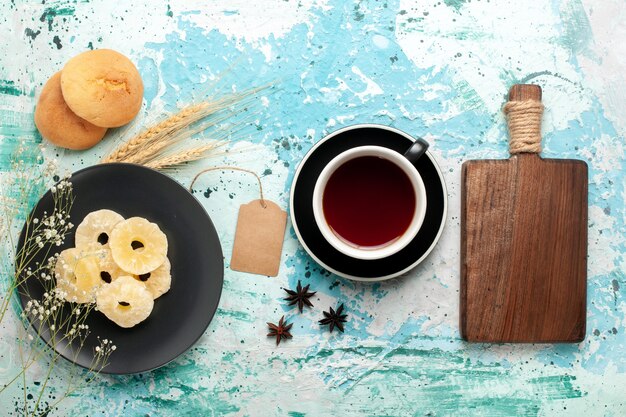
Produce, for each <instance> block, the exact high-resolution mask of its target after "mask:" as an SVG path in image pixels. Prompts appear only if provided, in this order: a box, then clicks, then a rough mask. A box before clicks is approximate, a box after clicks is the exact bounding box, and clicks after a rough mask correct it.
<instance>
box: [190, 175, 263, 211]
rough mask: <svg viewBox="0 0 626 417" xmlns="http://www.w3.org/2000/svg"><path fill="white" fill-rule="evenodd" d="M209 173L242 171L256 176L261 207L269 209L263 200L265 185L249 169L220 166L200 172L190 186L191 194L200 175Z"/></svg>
mask: <svg viewBox="0 0 626 417" xmlns="http://www.w3.org/2000/svg"><path fill="white" fill-rule="evenodd" d="M209 171H241V172H247V173H248V174H252V175H254V178H256V180H257V182H258V183H259V194H260V196H261V198H259V201H260V202H261V207H263V208H266V207H267V204H266V203H265V198H263V185H261V178H260V177H259V176H258V175H257V173H256V172H254V171H250V170H249V169H245V168H239V167H232V166H219V167H211V168H206V169H203V170H202V171H200V172H198V173H197V174H196V176H195V177H193V180H191V184H189V192H193V185H194V184H195V183H196V180H197V179H198V177H200V175H202V174H204V173H206V172H209Z"/></svg>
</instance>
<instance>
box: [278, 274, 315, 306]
mask: <svg viewBox="0 0 626 417" xmlns="http://www.w3.org/2000/svg"><path fill="white" fill-rule="evenodd" d="M310 285H311V284H308V285H307V286H306V287H304V288H303V287H302V285H301V284H300V280H298V286H297V287H296V291H294V290H288V289H287V288H283V289H284V290H285V291H286V292H287V294H289V297H287V298H284V300H286V301H289V305H290V306H292V305H295V304H298V309H299V310H300V313H302V310H303V309H304V305H305V304H306V305H307V306H309V307H313V304H312V303H311V302H310V301H309V298H310V297H313V296H314V295H315V293H316V291H313V292H309V286H310Z"/></svg>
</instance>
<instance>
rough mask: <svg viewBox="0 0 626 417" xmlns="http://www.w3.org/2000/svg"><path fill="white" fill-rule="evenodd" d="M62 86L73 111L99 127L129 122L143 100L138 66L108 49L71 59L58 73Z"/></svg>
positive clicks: (116, 125) (86, 53) (66, 100)
mask: <svg viewBox="0 0 626 417" xmlns="http://www.w3.org/2000/svg"><path fill="white" fill-rule="evenodd" d="M61 89H62V90H63V97H64V98H65V102H66V103H67V105H68V106H69V107H70V109H72V111H73V112H74V113H76V114H77V115H78V116H80V117H82V118H83V119H85V120H87V121H89V122H90V123H93V124H94V125H96V126H102V127H119V126H122V125H125V124H126V123H128V122H130V121H131V120H133V118H134V117H135V116H136V115H137V113H138V112H139V109H140V108H141V102H142V100H143V82H142V81H141V76H140V75H139V71H137V67H135V65H134V64H133V63H132V62H131V61H130V59H128V58H126V57H125V56H124V55H122V54H120V53H119V52H116V51H113V50H111V49H95V50H93V51H87V52H83V53H82V54H79V55H77V56H75V57H74V58H72V59H70V60H69V61H68V62H67V64H65V67H64V68H63V71H62V74H61Z"/></svg>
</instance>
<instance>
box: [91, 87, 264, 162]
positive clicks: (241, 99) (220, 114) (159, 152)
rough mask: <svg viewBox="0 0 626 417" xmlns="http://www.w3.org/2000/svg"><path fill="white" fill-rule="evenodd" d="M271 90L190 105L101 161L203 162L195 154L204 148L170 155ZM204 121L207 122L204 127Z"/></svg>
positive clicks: (132, 139)
mask: <svg viewBox="0 0 626 417" xmlns="http://www.w3.org/2000/svg"><path fill="white" fill-rule="evenodd" d="M268 87H269V85H266V86H262V87H258V88H253V89H250V90H247V91H243V92H241V93H233V94H228V95H226V96H224V97H221V98H218V99H212V100H209V101H204V102H201V103H199V104H195V105H191V106H188V107H186V108H184V109H182V110H181V111H179V112H178V113H176V114H175V115H173V116H170V117H168V118H167V119H165V120H163V121H161V122H159V123H157V124H156V125H154V126H152V127H150V128H148V129H147V130H145V131H143V132H141V133H139V134H138V135H136V136H134V137H133V138H131V139H130V140H128V141H127V142H126V143H124V144H122V145H120V146H119V147H117V148H116V149H115V150H113V151H112V152H111V153H110V154H108V155H107V156H106V157H104V158H103V159H102V161H101V162H102V163H109V162H126V163H135V164H140V165H145V166H149V167H155V166H157V165H158V166H161V165H162V166H171V165H173V164H172V163H170V162H171V161H175V160H179V159H181V162H179V163H183V162H189V161H192V160H196V159H200V157H198V158H195V157H194V156H193V155H196V154H197V153H198V152H199V150H200V149H201V148H203V147H202V146H201V147H196V148H191V149H188V150H184V151H178V152H177V153H174V154H171V153H170V155H166V154H167V152H168V151H170V150H171V149H172V148H173V147H174V146H175V145H177V144H179V143H180V142H182V141H183V140H185V139H188V138H190V137H191V136H193V135H195V134H197V133H200V132H202V131H204V130H206V129H208V128H210V127H215V126H217V125H218V124H220V123H222V122H226V121H228V120H229V119H230V118H232V117H234V116H236V115H237V114H239V113H241V112H244V111H246V110H247V106H248V105H249V104H251V103H252V102H253V101H254V100H255V98H254V97H253V95H254V94H255V93H257V92H259V91H261V90H263V89H265V88H268ZM205 119H206V120H205ZM203 120H205V123H202V124H200V122H201V121H203ZM210 148H211V145H207V149H205V150H204V151H203V152H201V154H204V153H205V152H207V151H208V150H209V149H210ZM170 152H171V151H170Z"/></svg>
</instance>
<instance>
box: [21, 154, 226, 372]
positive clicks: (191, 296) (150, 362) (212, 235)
mask: <svg viewBox="0 0 626 417" xmlns="http://www.w3.org/2000/svg"><path fill="white" fill-rule="evenodd" d="M71 182H72V184H73V190H74V192H73V195H74V198H75V200H74V204H73V206H72V210H71V214H70V215H71V222H72V223H74V224H75V225H78V224H79V223H80V222H81V221H82V219H83V218H84V217H85V216H86V215H87V214H88V213H90V212H92V211H95V210H99V209H103V208H107V209H111V210H115V211H117V212H118V213H120V214H121V215H122V216H124V217H125V218H128V217H132V216H141V217H145V218H147V219H148V220H150V221H151V222H154V223H156V224H158V225H159V227H160V228H161V230H163V232H164V233H165V234H166V235H167V239H168V246H169V248H168V257H169V260H170V262H171V264H172V270H171V274H172V285H171V288H170V290H169V292H167V293H166V294H164V295H162V296H161V297H159V298H157V299H156V300H155V302H154V310H153V311H152V313H151V314H150V316H149V317H148V318H147V319H146V320H145V321H144V322H142V323H140V324H138V325H137V326H135V327H132V328H130V329H124V328H121V327H119V326H117V325H116V324H115V323H113V322H112V321H110V320H108V319H107V318H106V317H105V316H104V315H103V314H102V313H100V312H97V311H92V312H91V313H90V314H89V316H88V317H87V319H86V322H85V323H86V324H88V325H89V328H90V334H89V336H88V338H87V341H86V344H85V346H84V347H83V348H82V349H81V350H80V352H79V354H78V355H77V356H76V354H75V347H74V346H63V345H62V344H57V345H56V349H57V351H58V352H59V353H60V354H61V355H62V356H63V357H65V358H66V359H68V360H70V361H72V362H74V363H76V364H77V365H80V366H83V367H87V368H88V367H90V366H91V364H92V360H93V358H94V347H95V346H97V345H98V340H97V337H98V336H99V337H100V339H110V340H112V341H113V343H114V344H115V345H116V347H117V349H116V350H115V351H114V352H113V353H112V355H111V356H110V358H109V364H108V365H107V366H106V367H105V368H104V369H103V370H102V372H104V373H110V374H130V373H137V372H145V371H149V370H152V369H155V368H158V367H160V366H162V365H165V364H166V363H168V362H170V361H171V360H173V359H175V358H176V357H177V356H179V355H180V354H182V353H183V352H185V351H186V350H187V349H189V348H190V347H191V346H192V345H193V344H194V343H195V342H196V341H197V340H198V339H199V338H200V336H202V334H203V333H204V331H205V330H206V328H207V327H208V325H209V323H210V322H211V319H212V318H213V316H214V314H215V311H216V310H217V306H218V304H219V300H220V295H221V292H222V283H223V279H224V261H223V257H222V248H221V246H220V241H219V238H218V236H217V232H216V230H215V227H214V226H213V223H212V222H211V219H210V218H209V216H208V214H207V213H206V211H205V210H204V208H203V207H202V205H201V204H200V203H199V202H198V200H196V198H195V197H194V196H192V195H191V194H190V193H189V192H188V191H187V190H186V189H185V188H184V187H182V186H181V185H180V184H179V183H177V182H176V181H174V180H173V179H172V178H170V177H168V176H166V175H163V174H161V173H159V172H157V171H153V170H151V169H148V168H145V167H142V166H138V165H131V164H103V165H96V166H92V167H89V168H86V169H83V170H81V171H78V172H76V173H75V174H73V175H72V177H71ZM53 209H54V204H53V200H52V194H51V193H50V192H49V191H48V192H47V193H46V194H45V195H44V196H43V197H42V198H41V200H40V201H39V202H38V203H37V206H36V207H35V209H34V210H33V213H32V216H34V217H37V218H42V214H43V212H44V211H47V212H48V213H51V212H52V211H53ZM74 230H75V229H74ZM24 234H25V230H23V231H22V235H21V236H20V240H19V243H18V250H19V248H21V247H22V245H23V244H24V239H25V236H24ZM72 246H74V236H73V231H72V233H71V235H70V236H68V237H67V238H66V240H65V243H64V245H62V246H61V247H54V248H53V253H54V252H55V251H56V252H60V251H62V250H63V249H66V248H69V247H72ZM42 261H44V259H43V256H41V257H40V258H38V259H33V260H32V263H31V265H32V266H33V269H34V265H35V262H42ZM26 286H27V290H28V291H27V293H28V294H29V295H30V297H32V298H34V299H38V300H40V299H41V297H42V295H43V292H44V289H43V287H42V285H41V284H40V282H39V281H38V280H36V279H29V280H27V282H26ZM20 297H21V303H22V306H24V305H25V304H26V303H27V302H28V300H29V299H30V297H29V296H27V295H24V292H22V293H21V295H20ZM42 338H43V339H44V340H45V341H46V342H48V343H49V339H50V336H49V333H48V331H47V330H46V329H44V331H43V332H42Z"/></svg>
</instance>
